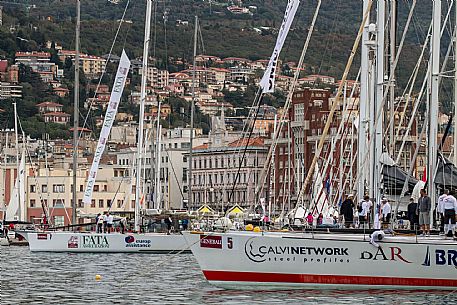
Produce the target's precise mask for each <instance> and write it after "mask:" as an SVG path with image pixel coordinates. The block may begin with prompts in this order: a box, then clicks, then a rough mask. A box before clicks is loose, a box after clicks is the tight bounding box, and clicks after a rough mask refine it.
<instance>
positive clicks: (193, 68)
mask: <svg viewBox="0 0 457 305" xmlns="http://www.w3.org/2000/svg"><path fill="white" fill-rule="evenodd" d="M194 30H195V31H194V53H193V56H194V58H193V66H192V100H191V102H190V147H189V179H188V181H189V187H188V191H189V197H188V199H187V206H188V208H192V204H193V202H192V147H193V144H194V112H195V74H196V70H195V69H196V64H197V61H196V59H197V34H198V16H195V29H194Z"/></svg>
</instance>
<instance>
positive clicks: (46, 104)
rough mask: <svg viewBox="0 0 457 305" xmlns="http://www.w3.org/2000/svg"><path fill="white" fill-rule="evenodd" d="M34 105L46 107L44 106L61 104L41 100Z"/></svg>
mask: <svg viewBox="0 0 457 305" xmlns="http://www.w3.org/2000/svg"><path fill="white" fill-rule="evenodd" d="M36 106H37V107H46V106H63V105H61V104H58V103H54V102H43V103H40V104H37V105H36Z"/></svg>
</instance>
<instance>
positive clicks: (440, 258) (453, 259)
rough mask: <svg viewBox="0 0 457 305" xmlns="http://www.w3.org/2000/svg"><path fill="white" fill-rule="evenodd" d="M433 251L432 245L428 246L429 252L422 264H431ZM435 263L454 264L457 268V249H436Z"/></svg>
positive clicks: (428, 265) (438, 264)
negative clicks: (431, 250)
mask: <svg viewBox="0 0 457 305" xmlns="http://www.w3.org/2000/svg"><path fill="white" fill-rule="evenodd" d="M431 256H432V254H431V252H430V247H429V246H427V252H426V253H425V259H424V262H423V263H422V266H426V267H430V266H431ZM435 265H437V266H445V265H448V266H454V267H456V268H457V250H450V249H449V250H441V249H435Z"/></svg>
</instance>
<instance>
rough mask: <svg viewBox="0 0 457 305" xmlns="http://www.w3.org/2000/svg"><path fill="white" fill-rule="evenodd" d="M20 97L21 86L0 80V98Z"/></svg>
mask: <svg viewBox="0 0 457 305" xmlns="http://www.w3.org/2000/svg"><path fill="white" fill-rule="evenodd" d="M9 98H22V86H21V85H16V84H13V83H10V82H0V99H9Z"/></svg>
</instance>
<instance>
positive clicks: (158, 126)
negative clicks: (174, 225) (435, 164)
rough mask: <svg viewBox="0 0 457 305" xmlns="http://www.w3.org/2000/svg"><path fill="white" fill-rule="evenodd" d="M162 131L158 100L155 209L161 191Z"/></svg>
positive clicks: (158, 205)
mask: <svg viewBox="0 0 457 305" xmlns="http://www.w3.org/2000/svg"><path fill="white" fill-rule="evenodd" d="M161 133H162V126H161V125H160V102H159V112H158V113H157V142H156V171H155V178H156V187H155V195H156V199H155V203H156V206H155V208H156V209H160V197H161V195H160V192H161V185H160V166H161V164H160V161H161V159H162V157H161V143H160V135H161ZM164 176H165V173H164Z"/></svg>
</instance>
